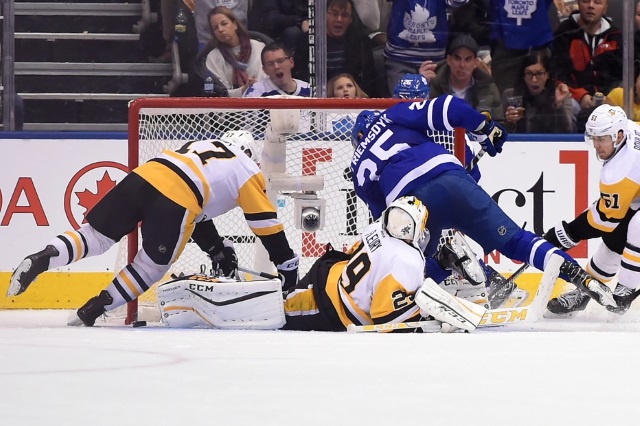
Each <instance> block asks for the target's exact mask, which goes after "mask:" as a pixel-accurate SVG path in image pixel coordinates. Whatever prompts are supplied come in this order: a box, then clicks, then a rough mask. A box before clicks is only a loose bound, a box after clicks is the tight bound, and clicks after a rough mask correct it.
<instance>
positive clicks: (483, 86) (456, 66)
mask: <svg viewBox="0 0 640 426" xmlns="http://www.w3.org/2000/svg"><path fill="white" fill-rule="evenodd" d="M477 55H478V44H477V43H476V41H475V40H474V39H473V37H471V36H468V35H461V36H458V37H456V38H455V39H454V40H453V41H452V42H451V45H450V46H449V54H448V55H447V60H446V63H445V64H443V65H442V66H441V67H440V68H439V69H438V71H437V73H436V76H435V77H434V78H432V79H431V81H430V85H431V93H430V94H429V97H430V98H431V99H433V98H436V97H438V96H440V95H443V94H449V95H452V96H455V97H457V98H460V99H464V100H465V101H467V103H468V104H469V105H471V106H472V107H474V108H476V109H477V110H481V111H488V112H489V113H491V116H492V118H493V119H494V120H495V121H497V122H499V123H503V122H504V110H503V109H502V102H501V98H500V92H499V91H498V87H497V86H496V84H495V82H494V81H493V78H491V75H489V74H488V73H487V72H486V71H483V70H481V69H480V68H478V62H479V59H478V56H477Z"/></svg>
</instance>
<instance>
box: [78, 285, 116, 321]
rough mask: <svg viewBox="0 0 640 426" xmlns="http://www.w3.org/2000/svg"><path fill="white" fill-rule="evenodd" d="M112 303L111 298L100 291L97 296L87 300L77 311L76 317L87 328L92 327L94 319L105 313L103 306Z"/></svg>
mask: <svg viewBox="0 0 640 426" xmlns="http://www.w3.org/2000/svg"><path fill="white" fill-rule="evenodd" d="M112 303H113V298H112V297H111V295H110V294H109V292H108V291H107V290H102V291H101V292H100V294H99V295H97V296H95V297H92V298H91V299H89V301H88V302H87V303H85V304H84V305H82V307H81V308H80V309H78V312H77V315H78V318H80V321H82V323H83V324H84V325H86V326H87V327H92V326H93V324H95V323H96V319H97V318H98V317H99V316H100V315H103V314H104V313H105V312H106V308H105V306H107V305H110V304H112Z"/></svg>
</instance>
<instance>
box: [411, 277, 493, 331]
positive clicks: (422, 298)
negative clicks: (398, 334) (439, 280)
mask: <svg viewBox="0 0 640 426" xmlns="http://www.w3.org/2000/svg"><path fill="white" fill-rule="evenodd" d="M415 302H416V304H417V305H418V306H420V308H421V309H422V310H423V311H425V312H426V313H427V314H429V315H431V316H432V317H434V318H435V319H437V320H438V321H441V322H445V323H447V324H451V325H453V326H455V327H458V328H461V329H464V330H467V331H473V330H475V329H476V327H478V324H480V321H481V320H482V317H483V316H484V314H485V312H486V311H487V310H486V308H484V307H483V306H480V305H476V304H474V303H470V302H467V301H465V300H462V299H459V298H457V297H455V296H452V295H451V294H449V293H447V292H446V291H445V290H443V289H441V288H440V287H439V286H438V285H437V284H436V283H435V281H433V280H432V279H431V278H427V279H426V280H425V281H424V284H423V285H422V287H421V288H420V290H418V292H417V293H416V297H415Z"/></svg>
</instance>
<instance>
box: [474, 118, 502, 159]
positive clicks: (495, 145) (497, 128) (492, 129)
mask: <svg viewBox="0 0 640 426" xmlns="http://www.w3.org/2000/svg"><path fill="white" fill-rule="evenodd" d="M474 133H476V134H479V135H480V137H479V138H478V142H480V145H482V149H484V150H485V151H486V152H487V154H489V156H490V157H495V156H496V154H498V153H501V152H502V145H504V143H505V142H506V140H507V136H508V133H507V131H506V130H505V128H504V127H502V126H501V125H500V124H498V123H496V122H495V121H493V120H486V121H485V122H484V124H483V126H482V127H481V128H480V129H479V130H478V131H476V132H474Z"/></svg>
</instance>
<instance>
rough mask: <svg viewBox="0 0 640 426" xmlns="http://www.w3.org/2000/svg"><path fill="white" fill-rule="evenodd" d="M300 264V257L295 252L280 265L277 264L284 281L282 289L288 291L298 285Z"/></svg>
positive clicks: (281, 278)
mask: <svg viewBox="0 0 640 426" xmlns="http://www.w3.org/2000/svg"><path fill="white" fill-rule="evenodd" d="M299 264H300V258H299V257H298V255H297V254H295V253H294V255H293V257H292V258H291V259H289V260H287V261H285V262H282V263H281V264H279V265H276V268H277V269H278V275H279V276H280V280H281V281H282V291H283V292H285V293H286V292H287V291H290V290H292V289H293V288H294V287H295V286H296V285H298V265H299Z"/></svg>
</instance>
